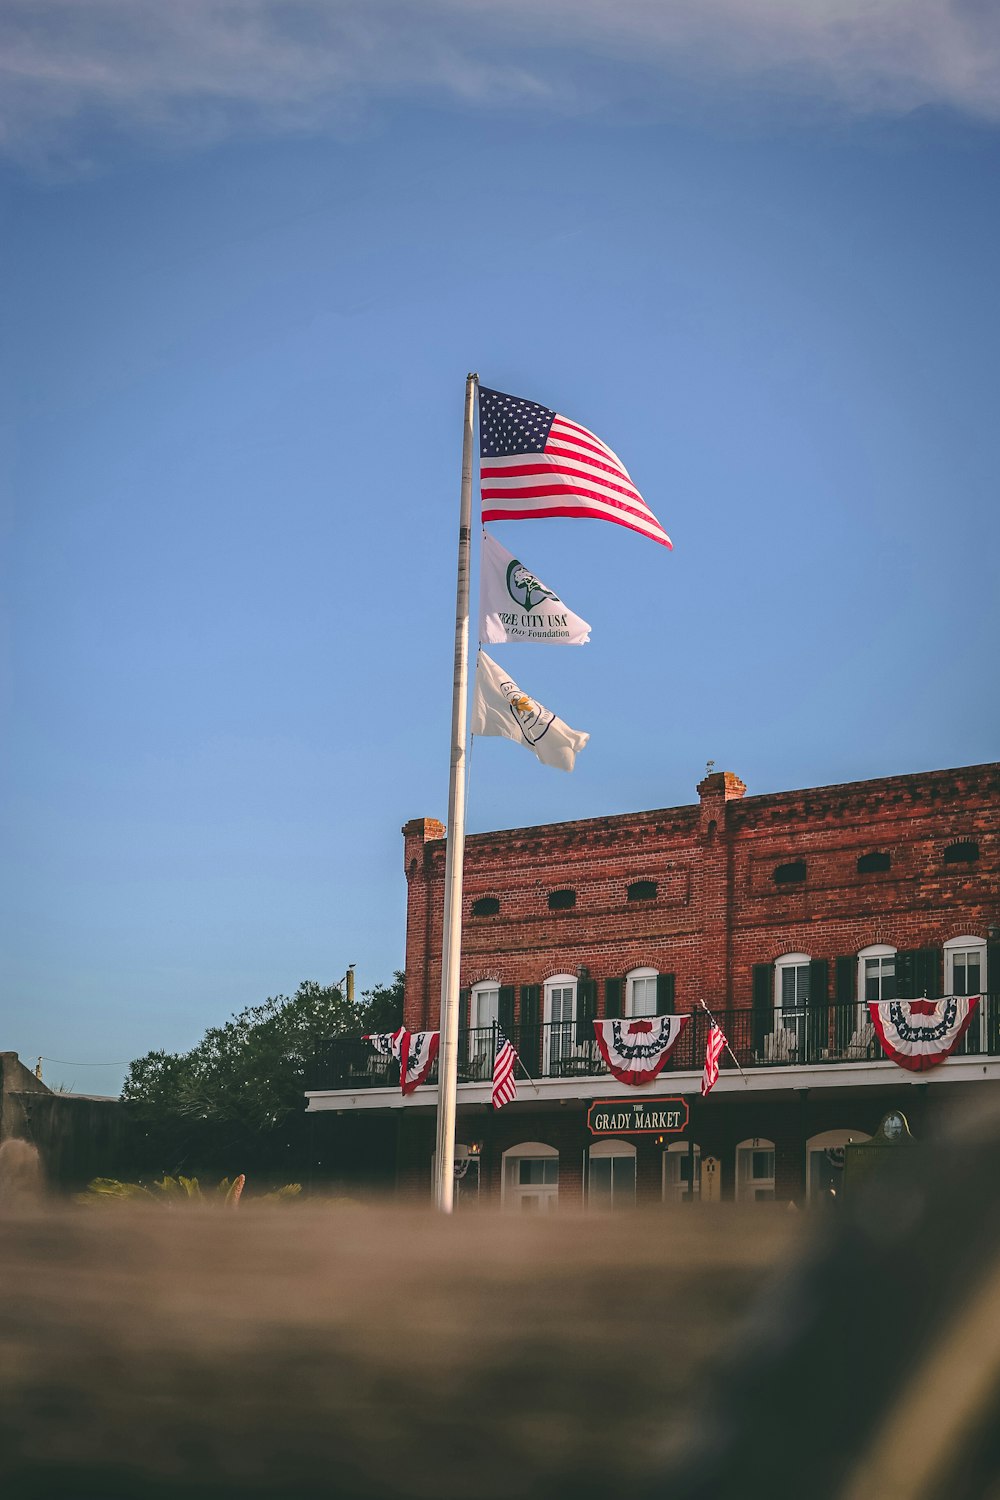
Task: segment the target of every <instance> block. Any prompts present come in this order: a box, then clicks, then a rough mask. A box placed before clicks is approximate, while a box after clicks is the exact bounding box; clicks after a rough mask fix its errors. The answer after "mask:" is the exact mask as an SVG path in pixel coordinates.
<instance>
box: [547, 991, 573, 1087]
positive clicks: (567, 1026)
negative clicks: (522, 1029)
mask: <svg viewBox="0 0 1000 1500" xmlns="http://www.w3.org/2000/svg"><path fill="white" fill-rule="evenodd" d="M576 985H577V981H576V976H575V975H574V974H556V975H554V976H553V977H552V978H551V979H547V980H546V981H545V1032H544V1037H545V1045H544V1048H543V1053H544V1055H543V1059H542V1067H543V1072H544V1076H545V1077H546V1078H551V1077H553V1076H556V1075H559V1074H561V1073H568V1072H570V1071H571V1067H572V1064H573V1061H574V1060H575V1058H576V1055H577V1047H576Z"/></svg>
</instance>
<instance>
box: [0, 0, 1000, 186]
mask: <svg viewBox="0 0 1000 1500" xmlns="http://www.w3.org/2000/svg"><path fill="white" fill-rule="evenodd" d="M0 58H2V61H0V149H2V150H3V151H5V152H6V153H7V154H9V155H14V156H18V157H21V158H31V157H33V156H39V155H44V154H46V153H48V152H51V151H60V150H66V149H67V147H68V146H69V145H70V144H71V143H72V142H74V141H79V140H80V139H81V138H83V137H85V136H87V135H88V134H89V133H90V132H91V129H92V127H94V126H101V127H104V128H109V127H110V128H112V129H116V130H118V131H122V132H126V133H131V134H137V133H138V134H143V135H146V136H151V137H154V138H159V139H161V140H164V141H166V142H169V143H171V144H178V143H180V144H183V143H185V142H189V143H192V144H195V143H202V142H208V141H212V140H215V139H220V138H224V137H226V136H229V135H232V134H239V133H244V132H246V131H249V130H254V131H261V130H264V131H267V132H282V131H295V130H310V131H311V130H315V129H319V128H325V127H328V126H329V125H331V124H336V123H338V122H344V121H349V120H350V119H352V118H353V117H355V116H356V114H357V113H358V111H360V110H363V109H364V108H365V107H367V106H368V105H369V104H370V103H371V102H372V101H376V100H380V99H391V98H397V97H403V96H413V95H422V96H429V97H436V98H439V99H452V100H457V101H463V102H465V103H467V104H490V105H497V104H505V103H507V104H523V103H525V102H530V103H533V104H536V105H543V106H548V107H554V108H559V109H563V110H565V109H573V108H581V109H582V108H586V107H590V106H592V103H593V100H594V97H595V88H596V91H597V96H598V98H600V99H601V100H602V102H607V101H613V100H614V98H615V97H616V96H619V95H620V94H621V93H622V91H623V83H622V78H623V67H622V65H623V64H624V65H628V64H635V63H639V64H641V65H642V68H641V78H642V87H643V88H645V89H646V90H648V91H650V93H651V94H652V95H654V96H655V94H656V92H657V90H658V89H659V88H662V91H663V93H664V94H667V93H669V92H670V89H671V87H672V86H675V85H678V84H682V85H683V87H684V88H685V90H686V91H687V92H688V93H689V94H690V91H691V90H694V91H697V90H698V89H699V88H709V89H712V90H713V91H715V92H716V93H717V92H718V89H719V87H720V86H723V87H725V86H733V85H738V86H739V88H740V89H741V90H743V91H744V92H750V93H752V94H757V95H763V96H765V97H766V96H776V97H784V98H788V97H792V98H795V97H801V98H804V99H808V100H811V101H815V102H819V103H822V104H828V105H832V106H834V107H837V108H842V109H845V110H849V111H852V112H867V113H887V112H888V113H900V112H907V111H910V110H914V109H917V108H920V107H921V106H927V105H939V106H947V107H951V108H953V109H957V110H960V111H963V112H965V113H967V114H969V115H972V116H976V117H979V118H981V119H986V120H989V121H998V120H1000V8H998V7H997V6H996V4H995V3H994V0H2V3H0ZM581 67H585V69H586V78H587V82H586V87H585V88H584V87H583V86H582V84H581V82H580V76H581V75H580V69H581ZM624 71H626V72H627V68H626V70H624Z"/></svg>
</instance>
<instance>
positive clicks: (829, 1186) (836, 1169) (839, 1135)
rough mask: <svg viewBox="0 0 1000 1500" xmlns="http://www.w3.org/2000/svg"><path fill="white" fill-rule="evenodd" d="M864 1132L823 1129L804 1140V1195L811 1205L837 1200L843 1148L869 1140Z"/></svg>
mask: <svg viewBox="0 0 1000 1500" xmlns="http://www.w3.org/2000/svg"><path fill="white" fill-rule="evenodd" d="M870 1140H871V1136H870V1135H869V1134H868V1132H867V1131H866V1130H824V1131H823V1132H822V1134H821V1135H812V1136H810V1137H809V1139H808V1140H807V1141H806V1196H807V1197H808V1199H809V1201H810V1203H818V1202H822V1201H823V1200H824V1199H829V1198H839V1197H840V1195H841V1187H842V1184H843V1181H844V1147H845V1146H849V1145H850V1144H851V1142H852V1141H870Z"/></svg>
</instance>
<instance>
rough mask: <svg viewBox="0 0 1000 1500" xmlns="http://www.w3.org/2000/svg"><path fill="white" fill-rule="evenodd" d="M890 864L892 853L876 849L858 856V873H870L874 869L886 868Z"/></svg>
mask: <svg viewBox="0 0 1000 1500" xmlns="http://www.w3.org/2000/svg"><path fill="white" fill-rule="evenodd" d="M891 865H892V855H891V854H886V853H884V852H882V851H878V852H876V853H874V854H862V855H860V856H859V858H858V874H859V875H871V874H873V873H874V872H875V871H876V870H888V869H889V868H890V867H891Z"/></svg>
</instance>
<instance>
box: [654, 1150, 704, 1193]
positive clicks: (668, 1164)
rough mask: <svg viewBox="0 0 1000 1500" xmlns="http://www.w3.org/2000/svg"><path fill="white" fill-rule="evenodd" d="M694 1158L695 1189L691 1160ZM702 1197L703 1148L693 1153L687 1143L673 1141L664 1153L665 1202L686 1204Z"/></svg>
mask: <svg viewBox="0 0 1000 1500" xmlns="http://www.w3.org/2000/svg"><path fill="white" fill-rule="evenodd" d="M692 1155H693V1156H694V1187H693V1190H692V1185H691V1165H692V1163H691V1158H692ZM700 1197H701V1147H700V1146H695V1147H694V1151H693V1152H692V1151H691V1149H690V1147H689V1146H688V1143H687V1141H671V1143H670V1145H669V1146H668V1147H667V1148H666V1150H665V1151H664V1153H663V1201H664V1203H684V1202H686V1201H689V1200H690V1199H691V1198H700Z"/></svg>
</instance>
